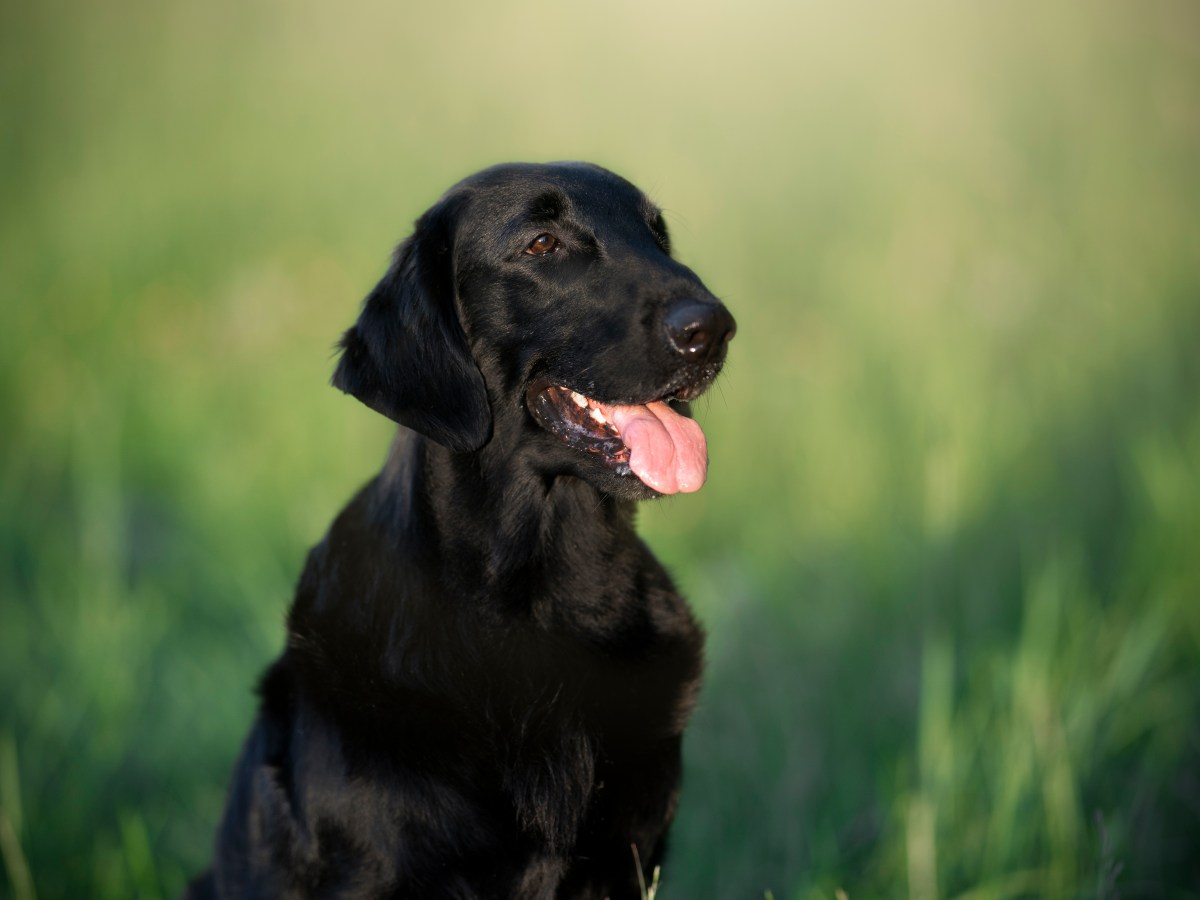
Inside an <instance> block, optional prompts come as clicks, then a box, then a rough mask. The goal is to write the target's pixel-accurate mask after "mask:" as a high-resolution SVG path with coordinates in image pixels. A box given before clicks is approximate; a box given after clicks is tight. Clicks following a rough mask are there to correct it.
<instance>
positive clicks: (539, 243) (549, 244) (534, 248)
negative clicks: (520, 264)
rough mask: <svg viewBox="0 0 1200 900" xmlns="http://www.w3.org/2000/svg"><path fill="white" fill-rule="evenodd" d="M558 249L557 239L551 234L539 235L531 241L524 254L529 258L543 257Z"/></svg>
mask: <svg viewBox="0 0 1200 900" xmlns="http://www.w3.org/2000/svg"><path fill="white" fill-rule="evenodd" d="M557 249H558V238H556V237H555V236H554V235H552V234H539V235H538V236H537V237H535V238H534V239H533V241H532V242H531V243H530V244H529V246H528V247H526V248H525V252H526V253H528V254H529V255H530V256H545V255H546V254H547V253H553V252H554V251H555V250H557Z"/></svg>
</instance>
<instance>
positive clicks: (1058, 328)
mask: <svg viewBox="0 0 1200 900" xmlns="http://www.w3.org/2000/svg"><path fill="white" fill-rule="evenodd" d="M1198 47H1200V7H1198V6H1197V5H1196V4H1194V3H1189V2H1186V0H1149V2H1146V3H1140V4H1132V3H1131V4H1118V3H1115V2H1112V3H1110V2H1106V0H1097V2H1087V3H1085V2H1082V0H1080V2H1070V0H1068V2H1064V3H1038V2H1033V0H1016V2H1012V3H999V2H994V3H989V4H983V3H951V2H932V0H914V2H911V3H907V4H889V3H884V2H882V0H880V2H875V3H867V2H851V3H840V4H832V3H830V4H819V3H816V2H810V0H801V2H797V3H791V4H785V3H774V4H773V3H769V2H766V0H748V2H746V3H743V4H740V5H734V4H727V5H721V6H716V5H713V6H704V5H697V4H685V3H681V2H671V3H653V2H646V3H634V2H631V0H617V2H613V3H608V4H605V5H603V6H599V5H593V6H585V5H583V4H574V3H557V4H548V3H533V2H528V0H515V2H512V3H507V4H488V5H485V4H482V3H480V4H477V5H472V4H468V3H466V2H463V0H450V2H447V3H443V4H440V5H435V4H426V5H421V6H419V7H418V6H417V5H415V4H384V3H379V4H377V5H375V4H367V3H353V2H352V3H349V4H328V3H317V2H311V0H301V2H296V3H281V2H278V3H277V2H270V0H252V2H249V3H235V2H232V0H213V2H208V3H183V2H180V0H170V2H166V3H151V2H149V0H116V2H115V3H110V4H107V5H101V4H99V3H91V4H88V3H71V2H66V3H58V2H48V3H41V4H37V3H26V4H6V5H4V6H2V7H0V435H2V436H0V896H3V897H11V898H14V900H32V898H34V897H39V898H71V900H76V898H91V897H95V898H158V897H171V896H174V895H176V894H178V892H179V891H180V889H181V888H182V886H183V884H184V882H185V880H186V878H187V877H188V876H189V875H190V874H194V873H195V872H196V871H198V869H199V868H201V867H202V866H203V865H204V864H205V863H206V861H207V859H208V857H209V853H210V842H211V840H212V834H213V831H214V828H215V825H216V822H217V819H218V817H219V815H220V811H221V806H222V802H223V796H224V790H225V783H226V780H227V778H228V775H229V772H230V768H231V765H232V762H233V758H234V755H235V753H236V752H237V750H238V747H239V743H240V741H241V739H242V737H243V735H244V732H245V730H246V728H247V726H248V724H249V721H250V718H251V716H252V711H253V696H252V688H253V684H254V680H255V678H256V676H257V674H258V672H259V671H260V670H261V669H262V668H263V667H264V666H265V665H266V664H267V663H268V662H269V660H270V659H271V658H272V657H273V656H274V655H275V654H276V653H277V652H278V651H279V649H280V648H281V646H282V640H283V628H282V619H283V615H284V613H285V610H286V607H287V604H288V602H289V599H290V593H291V589H292V585H293V583H294V580H295V578H296V577H297V575H298V573H299V569H300V566H301V563H302V560H303V557H304V554H305V552H306V550H307V548H308V546H310V545H311V544H312V543H314V542H315V541H316V540H318V539H319V538H320V537H321V535H322V533H323V531H324V529H325V527H326V525H327V523H328V522H329V521H330V519H331V518H332V516H333V515H334V514H335V513H336V512H337V510H338V508H339V506H340V505H341V503H343V502H344V501H345V500H346V499H347V498H348V497H349V495H350V494H351V492H352V491H353V490H354V489H355V488H356V487H357V486H358V485H359V484H360V483H361V482H362V481H364V480H365V479H366V478H368V477H369V476H370V475H371V474H372V473H373V471H374V470H375V469H376V468H377V467H378V466H379V464H380V463H381V462H382V459H383V455H384V453H385V450H386V446H387V443H388V440H389V427H388V423H387V422H386V421H384V420H383V419H382V418H381V417H379V416H377V415H375V414H374V413H372V412H370V411H369V410H367V409H366V408H365V407H363V406H360V405H359V404H357V403H356V402H354V401H353V400H351V399H349V398H346V397H343V396H342V395H340V394H339V393H338V392H337V391H335V390H333V389H331V388H329V387H328V385H327V380H328V376H329V373H330V371H331V368H332V358H333V344H334V341H335V340H336V338H337V336H338V334H339V333H340V331H341V330H342V329H344V328H345V327H346V326H347V325H349V324H350V322H351V321H352V320H353V318H354V316H355V315H356V312H357V307H358V303H359V301H360V299H361V298H362V297H363V296H364V294H365V293H366V291H367V290H368V289H369V288H370V287H371V285H372V284H373V283H374V280H375V279H376V278H377V277H378V275H379V274H380V273H381V272H382V270H383V268H384V266H385V264H386V261H387V257H388V253H389V251H390V249H391V247H392V246H393V245H394V244H395V243H396V242H397V241H398V240H399V239H400V238H402V237H403V236H404V235H405V234H406V233H407V230H408V227H409V223H410V222H411V221H412V220H413V219H414V218H415V217H416V216H417V215H418V214H419V213H420V212H422V211H423V210H424V209H425V208H426V207H427V206H428V205H429V204H430V203H431V202H432V201H433V200H434V199H435V198H436V197H437V196H438V195H439V194H440V193H441V191H442V190H443V189H444V188H446V187H447V186H448V185H449V184H451V183H452V182H453V181H455V180H457V179H458V178H460V177H462V176H463V175H466V174H468V173H469V172H471V171H473V170H475V169H477V168H480V167H482V166H484V165H487V164H490V163H493V162H499V161H504V160H511V159H527V160H549V159H562V158H578V159H588V160H592V161H595V162H598V163H601V164H604V165H607V166H609V167H610V168H613V169H615V170H617V171H618V172H620V173H622V174H624V175H626V176H627V177H629V178H630V179H631V180H633V181H634V182H635V183H637V184H639V185H640V186H642V187H644V188H645V189H647V190H648V191H649V192H650V193H651V194H652V196H654V197H655V199H656V200H657V201H658V202H659V203H660V204H662V205H663V206H664V207H665V209H666V210H667V216H668V223H669V225H670V227H671V228H672V231H673V234H674V240H675V244H676V246H677V249H678V255H679V257H680V258H681V259H683V260H684V261H685V262H686V263H688V264H689V265H691V266H692V267H693V268H695V269H696V270H697V271H698V272H699V273H700V274H701V275H702V277H704V278H705V280H706V281H707V282H708V284H709V286H710V287H711V288H712V289H713V290H714V291H715V292H716V293H717V294H719V295H720V296H722V297H723V298H724V299H725V300H726V302H727V303H728V305H729V306H730V308H731V309H732V310H733V311H734V313H735V314H736V316H737V317H738V321H739V333H738V337H737V339H736V341H735V342H734V344H733V345H732V353H731V360H730V364H729V366H728V368H727V370H726V374H725V375H724V376H723V377H722V380H721V381H720V382H719V384H718V387H717V388H716V389H714V391H713V392H712V393H711V395H710V398H709V399H708V400H706V401H702V402H701V403H699V404H698V405H697V407H698V408H697V416H698V418H700V419H701V421H702V422H703V424H704V426H705V429H706V431H707V432H708V435H709V448H710V454H711V459H712V464H711V468H710V481H709V484H708V485H707V486H706V488H705V489H704V490H703V491H702V492H701V493H699V494H697V495H692V496H687V497H681V498H678V499H672V500H670V501H663V502H660V503H657V504H654V505H651V506H647V507H644V508H643V511H642V515H641V521H642V530H643V532H644V533H645V534H646V536H647V537H648V539H649V540H650V542H651V543H652V545H653V546H654V547H655V548H656V549H657V550H658V552H659V554H660V555H661V556H662V557H663V558H664V559H665V560H666V561H667V562H668V563H669V565H670V567H671V568H672V570H673V571H674V572H675V573H676V575H677V577H678V580H679V581H680V583H681V584H682V585H683V586H684V587H685V589H686V591H687V593H688V594H689V596H690V597H691V598H692V600H693V602H694V604H695V606H696V608H697V610H698V611H699V613H700V615H701V616H702V618H703V619H704V621H705V623H706V625H707V628H708V631H709V667H708V677H707V684H706V689H705V692H704V694H703V696H702V699H701V704H700V708H699V710H698V712H697V714H696V716H695V719H694V721H693V726H692V728H691V730H690V731H689V733H688V738H687V743H686V765H687V771H686V786H685V794H684V800H683V803H682V806H681V809H680V812H679V817H678V820H677V823H676V827H675V830H674V832H673V836H672V837H673V847H672V853H671V855H670V857H669V859H668V862H667V864H666V866H665V868H664V870H663V873H662V886H661V888H660V891H659V897H660V898H666V900H694V898H720V900H725V898H763V897H764V896H766V895H767V894H768V892H769V895H770V896H773V897H774V898H776V900H810V898H811V900H816V898H828V900H834V898H838V897H842V896H846V897H849V898H851V900H857V898H875V897H883V898H890V897H909V898H913V900H934V898H954V897H957V898H964V900H965V898H971V900H987V898H1033V897H1048V898H1071V897H1099V898H1117V897H1122V898H1135V897H1164V898H1183V897H1200V398H1198V395H1200V50H1198V49H1197V48H1198Z"/></svg>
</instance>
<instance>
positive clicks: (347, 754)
mask: <svg viewBox="0 0 1200 900" xmlns="http://www.w3.org/2000/svg"><path fill="white" fill-rule="evenodd" d="M539 236H541V237H540V240H541V243H538V240H539ZM547 236H552V237H553V238H554V241H555V244H554V247H553V251H554V252H546V253H541V251H542V250H544V249H545V248H546V247H547V246H549V243H550V242H549V241H547V240H546V237H547ZM531 248H532V249H531ZM697 303H698V304H699V305H700V306H701V307H702V308H703V309H705V310H707V311H708V312H709V313H710V318H711V317H712V316H715V317H716V319H717V320H718V324H719V326H720V327H719V328H718V330H719V331H720V332H721V333H720V334H719V335H718V336H717V338H716V339H714V340H713V342H712V346H710V347H706V348H705V353H704V354H702V355H701V356H702V358H696V356H695V354H689V353H684V352H681V347H680V346H679V345H678V341H675V342H674V343H673V342H672V338H671V337H670V335H669V334H668V332H669V328H670V325H669V320H670V317H671V316H672V315H673V311H676V312H677V311H678V310H679V309H681V308H683V307H686V306H687V305H688V304H691V305H692V306H695V305H696V304H697ZM676 318H678V316H676ZM664 323H668V324H664ZM732 330H733V321H732V319H731V318H729V316H728V313H726V312H725V311H724V307H723V306H721V305H720V304H719V303H718V302H717V301H716V300H715V299H714V298H713V297H712V296H711V295H710V294H709V293H708V291H707V290H706V289H705V288H704V286H703V285H702V284H701V282H700V281H699V279H698V278H697V277H696V276H695V275H694V274H693V273H692V272H691V271H690V270H689V269H687V268H686V267H684V266H683V265H681V264H679V263H677V262H675V261H674V260H672V259H671V257H670V251H669V244H668V237H667V233H666V229H665V227H664V225H663V222H662V217H661V215H660V214H659V212H658V210H657V209H656V208H655V207H654V206H653V204H651V203H650V201H649V200H648V199H647V198H646V197H645V196H644V195H643V194H641V193H640V192H639V191H638V190H637V189H636V188H634V187H633V186H632V185H630V184H629V183H628V182H626V181H624V180H622V179H621V178H619V177H617V176H615V175H613V174H612V173H610V172H607V171H605V170H603V169H600V168H597V167H595V166H590V165H586V164H579V163H558V164H551V165H523V164H522V165H505V166H497V167H494V168H491V169H487V170H485V171H483V172H481V173H479V174H477V175H475V176H472V177H471V178H469V179H467V180H465V181H463V182H462V183H460V184H458V185H456V186H455V187H454V188H452V189H451V190H450V191H449V192H448V193H447V194H446V195H445V196H443V197H442V199H441V200H440V201H439V202H438V203H437V204H436V205H434V207H433V208H432V209H430V210H429V211H428V212H427V213H426V214H425V215H424V216H422V217H421V219H420V220H419V221H418V222H417V224H416V228H415V231H414V233H413V235H412V236H411V237H410V238H408V239H407V240H406V241H405V242H404V243H402V244H401V245H400V247H399V248H398V250H397V252H396V255H395V259H394V263H393V265H392V266H391V268H390V269H389V271H388V272H387V274H386V275H385V276H384V277H383V279H382V280H381V281H380V283H379V285H378V286H377V287H376V288H375V290H374V291H373V292H372V293H371V294H370V296H369V297H368V298H367V300H366V302H365V305H364V308H363V311H362V315H361V317H360V319H359V320H358V323H357V324H356V325H355V326H354V327H353V328H351V329H350V330H349V331H348V332H347V333H346V335H345V337H344V339H343V341H342V348H343V352H342V356H341V359H340V362H339V364H338V367H337V371H336V373H335V375H334V384H335V385H336V386H337V387H339V388H341V389H342V390H344V391H347V392H349V393H351V394H353V395H354V396H356V397H358V398H359V399H360V400H362V401H363V402H364V403H366V404H367V405H368V406H371V407H372V408H374V409H376V410H378V411H380V412H382V413H384V414H385V415H387V416H390V417H391V418H393V419H395V420H396V421H398V422H399V423H400V424H401V425H403V426H405V427H402V428H401V429H400V432H399V435H398V437H397V439H396V442H395V444H394V446H393V448H392V451H391V453H390V456H389V458H388V461H387V463H386V465H385V466H384V468H383V471H382V472H381V473H380V474H379V475H378V476H377V477H376V478H375V479H374V480H372V481H371V482H370V483H369V484H368V485H367V486H366V487H365V488H364V489H363V490H362V491H361V492H360V493H359V494H358V495H357V496H356V497H355V498H354V499H353V500H352V501H351V502H350V504H349V505H348V506H347V507H346V508H345V509H344V510H343V511H342V512H341V514H340V515H339V516H338V517H337V519H336V520H335V521H334V523H333V525H332V527H331V528H330V530H329V533H328V534H327V535H326V537H325V538H324V540H323V541H322V542H321V543H320V544H318V545H317V546H316V547H315V548H314V549H313V550H312V552H311V553H310V555H309V558H308V562H307V565H306V567H305V570H304V574H303V576H302V577H301V579H300V584H299V587H298V589H297V592H296V598H295V602H294V605H293V606H292V609H291V613H290V616H289V618H288V637H287V646H286V649H285V650H284V652H283V654H282V656H281V657H280V658H279V659H278V660H277V661H276V662H275V663H274V665H273V666H271V668H270V669H269V670H268V671H267V673H266V674H265V676H264V677H263V679H262V683H261V687H260V693H261V707H260V711H259V715H258V718H257V721H256V722H255V724H254V727H253V729H252V730H251V733H250V736H249V738H248V739H247V742H246V745H245V747H244V749H243V751H242V755H241V759H240V761H239V763H238V765H237V769H236V772H235V774H234V777H233V783H232V788H231V792H230V796H229V800H228V806H227V809H226V811H225V815H224V820H223V822H222V825H221V827H220V831H219V834H218V838H217V848H216V859H215V863H214V865H213V868H212V870H211V871H209V872H208V873H206V874H205V875H203V876H201V877H200V878H199V879H197V880H196V881H195V882H194V883H193V884H192V886H191V888H190V889H189V894H188V896H190V897H193V898H196V900H200V898H248V897H254V898H276V897H279V898H285V897H286V898H307V897H338V898H360V897H361V898H368V897H369V898H381V897H404V898H408V897H412V898H442V897H447V898H448V897H453V898H473V897H531V898H532V897H537V898H551V897H563V898H565V897H581V898H582V897H587V898H604V897H612V898H626V897H636V896H638V887H637V883H638V873H637V871H636V868H635V862H634V859H635V857H634V854H633V852H632V850H631V846H636V848H637V851H638V856H639V857H640V860H641V865H642V866H643V872H645V873H648V872H650V871H651V870H652V868H653V867H654V866H655V864H656V863H658V862H659V860H660V859H661V857H662V853H663V849H664V840H665V836H666V831H667V827H668V825H669V824H670V822H671V819H672V818H673V816H674V813H675V807H676V801H677V797H678V790H679V777H680V737H681V733H682V731H683V727H684V723H685V720H686V719H687V717H688V715H689V712H690V710H691V708H692V706H693V704H694V702H695V698H696V691H697V687H698V684H699V678H700V670H701V644H702V634H701V631H700V629H699V627H698V626H697V624H696V622H695V621H694V619H693V617H692V615H691V613H690V611H689V610H688V607H687V605H686V604H685V602H684V600H683V599H682V598H681V597H680V596H679V595H678V594H677V593H676V591H675V588H674V586H673V585H672V583H671V579H670V578H669V576H668V575H667V574H666V572H665V571H664V570H663V568H662V566H661V565H660V564H659V563H658V562H657V561H656V560H655V558H654V557H653V556H652V555H651V553H650V551H649V550H648V549H647V547H646V546H645V545H644V544H643V543H642V542H641V541H640V540H639V539H638V537H637V536H636V534H635V533H634V529H633V504H632V502H631V501H633V500H636V499H642V498H646V497H650V496H654V495H655V492H654V491H653V490H651V489H650V488H649V487H647V486H646V485H645V484H643V483H642V482H641V481H640V480H639V479H638V478H637V477H636V476H634V475H632V474H629V473H628V470H627V469H625V470H624V471H621V470H620V469H619V468H614V467H613V466H612V465H611V464H608V463H606V462H605V460H603V459H602V458H601V457H600V456H599V455H597V454H595V453H588V452H584V451H581V450H580V449H577V448H573V447H571V446H568V445H567V444H566V443H564V442H563V441H562V440H560V439H559V438H558V437H556V436H555V435H554V434H552V433H551V432H550V431H548V430H546V429H545V428H543V427H539V424H538V423H537V422H535V421H534V419H533V418H532V417H531V413H530V411H529V409H528V408H527V405H528V403H529V398H531V397H532V396H533V393H532V392H533V391H534V390H535V387H534V386H535V385H538V384H544V383H553V384H563V385H568V386H569V387H571V388H572V389H574V390H578V391H580V392H584V393H587V394H589V395H591V396H593V397H596V398H598V399H600V400H603V401H606V402H610V403H642V402H646V401H649V400H653V399H657V398H661V397H664V396H674V397H683V398H690V397H692V396H695V395H696V394H698V393H699V392H700V391H702V390H703V389H704V388H705V387H707V385H708V384H709V383H710V382H711V381H712V379H713V377H715V375H716V372H717V370H718V369H719V368H720V366H721V363H722V360H723V357H724V352H725V350H724V344H725V342H726V341H727V340H728V338H729V337H730V336H732ZM693 349H694V348H693Z"/></svg>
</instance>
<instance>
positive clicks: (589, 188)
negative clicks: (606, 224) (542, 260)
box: [454, 163, 659, 227]
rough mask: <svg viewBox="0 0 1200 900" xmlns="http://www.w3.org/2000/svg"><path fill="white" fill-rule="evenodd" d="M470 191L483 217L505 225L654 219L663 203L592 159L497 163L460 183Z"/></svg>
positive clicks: (464, 191)
mask: <svg viewBox="0 0 1200 900" xmlns="http://www.w3.org/2000/svg"><path fill="white" fill-rule="evenodd" d="M454 190H455V191H458V192H461V193H462V194H464V195H465V196H466V197H467V198H468V200H469V202H470V204H471V206H472V207H474V208H475V209H476V210H477V211H478V213H480V216H479V219H480V220H482V221H484V222H491V223H494V224H496V225H497V226H500V227H504V226H507V225H510V224H512V223H513V222H514V221H519V220H526V221H530V222H546V223H549V222H553V221H555V220H557V219H561V218H565V217H573V218H583V219H588V218H592V217H593V216H597V215H603V216H605V218H606V219H607V220H608V221H620V220H621V219H626V220H632V221H640V222H646V221H653V220H654V219H655V218H656V217H657V216H658V215H659V210H658V207H657V206H655V205H654V203H653V202H652V201H651V200H650V198H649V197H647V196H646V195H645V194H644V193H643V192H642V191H640V190H639V189H638V188H636V187H635V186H634V185H632V184H631V183H630V182H628V181H626V180H625V179H624V178H621V177H620V176H619V175H616V174H614V173H613V172H610V171H608V170H607V169H603V168H600V167H599V166H594V165H591V164H589V163H548V164H541V165H538V164H528V163H509V164H505V165H499V166H493V167H492V168H490V169H485V170H483V171H482V172H479V173H478V174H476V175H473V176H471V177H470V178H468V179H466V180H464V181H463V182H461V183H460V184H459V185H457V186H456V188H455V189H454Z"/></svg>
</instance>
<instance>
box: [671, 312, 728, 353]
mask: <svg viewBox="0 0 1200 900" xmlns="http://www.w3.org/2000/svg"><path fill="white" fill-rule="evenodd" d="M664 321H665V324H666V327H667V337H668V338H670V341H671V345H672V346H673V347H674V348H675V349H676V350H677V351H679V352H680V353H682V354H683V355H684V356H687V357H694V358H697V359H707V358H709V357H712V356H715V355H717V354H719V353H721V352H723V351H724V349H725V344H726V343H728V342H729V340H730V339H731V338H732V337H733V333H734V332H735V331H736V330H737V325H736V323H735V322H734V321H733V316H731V315H730V314H729V310H727V309H726V308H725V307H724V306H722V305H721V304H720V303H712V302H710V301H706V300H680V301H678V302H676V303H675V305H674V306H672V307H671V308H670V309H669V310H668V311H667V315H666V319H665V320H664Z"/></svg>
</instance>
